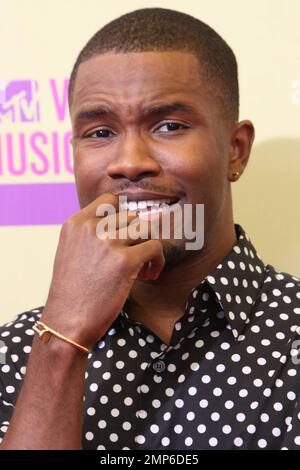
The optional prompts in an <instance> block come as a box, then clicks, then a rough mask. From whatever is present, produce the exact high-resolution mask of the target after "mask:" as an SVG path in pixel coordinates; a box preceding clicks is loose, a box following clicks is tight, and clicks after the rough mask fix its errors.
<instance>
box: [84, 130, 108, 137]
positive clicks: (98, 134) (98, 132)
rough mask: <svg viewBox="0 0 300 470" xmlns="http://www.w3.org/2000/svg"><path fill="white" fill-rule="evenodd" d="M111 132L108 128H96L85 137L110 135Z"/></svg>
mask: <svg viewBox="0 0 300 470" xmlns="http://www.w3.org/2000/svg"><path fill="white" fill-rule="evenodd" d="M112 135H114V134H113V132H112V131H110V130H109V129H96V130H95V131H94V132H90V133H89V134H87V135H86V138H92V139H99V138H107V137H111V136H112Z"/></svg>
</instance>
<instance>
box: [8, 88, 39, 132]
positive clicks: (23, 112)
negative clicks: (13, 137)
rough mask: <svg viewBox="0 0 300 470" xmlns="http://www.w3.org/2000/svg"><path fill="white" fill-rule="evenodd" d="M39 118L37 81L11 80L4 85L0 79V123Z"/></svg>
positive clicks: (29, 120)
mask: <svg viewBox="0 0 300 470" xmlns="http://www.w3.org/2000/svg"><path fill="white" fill-rule="evenodd" d="M39 120H40V107H39V100H38V82H37V81H35V80H13V81H11V82H8V83H7V84H6V86H5V85H4V83H3V82H1V81H0V123H2V122H4V121H10V122H35V121H39Z"/></svg>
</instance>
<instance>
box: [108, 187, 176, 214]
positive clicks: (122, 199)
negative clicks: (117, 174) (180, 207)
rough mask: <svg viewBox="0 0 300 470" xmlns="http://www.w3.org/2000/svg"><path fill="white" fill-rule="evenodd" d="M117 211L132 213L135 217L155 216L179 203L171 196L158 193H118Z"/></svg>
mask: <svg viewBox="0 0 300 470" xmlns="http://www.w3.org/2000/svg"><path fill="white" fill-rule="evenodd" d="M117 196H119V210H120V211H126V210H129V211H134V212H136V213H137V215H149V214H156V213H158V212H163V211H165V210H169V208H170V207H171V206H172V205H174V204H176V203H177V202H179V200H180V198H179V197H178V196H173V195H164V194H158V193H144V192H136V193H128V192H127V193H126V192H124V193H119V194H117Z"/></svg>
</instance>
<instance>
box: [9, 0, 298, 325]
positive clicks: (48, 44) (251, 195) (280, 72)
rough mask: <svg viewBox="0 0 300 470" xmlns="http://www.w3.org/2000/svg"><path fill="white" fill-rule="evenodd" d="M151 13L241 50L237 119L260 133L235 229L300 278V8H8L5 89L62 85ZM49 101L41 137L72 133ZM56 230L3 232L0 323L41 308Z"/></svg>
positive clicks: (202, 4)
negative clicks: (192, 22)
mask: <svg viewBox="0 0 300 470" xmlns="http://www.w3.org/2000/svg"><path fill="white" fill-rule="evenodd" d="M146 6H161V7H166V8H174V9H177V10H180V11H184V12H186V13H189V14H192V15H194V16H196V17H198V18H199V19H202V20H203V21H205V22H207V23H209V24H210V25H211V26H212V27H213V28H215V29H216V30H217V31H218V32H219V33H220V34H221V35H222V36H223V37H224V38H225V40H227V42H228V43H229V44H230V45H231V46H232V48H233V49H234V51H235V53H236V55H237V58H238V62H239V69H240V90H241V113H240V119H246V118H249V119H251V120H252V121H253V122H254V124H255V127H256V143H255V146H254V149H253V152H252V157H251V161H250V163H249V166H248V170H247V171H246V173H245V174H244V175H243V177H242V178H241V180H240V181H239V182H238V183H236V184H234V185H233V196H234V207H235V221H236V222H239V223H241V224H242V225H243V226H244V228H245V229H246V231H247V232H248V233H249V235H250V237H251V239H252V241H253V242H254V244H255V245H256V247H257V248H258V251H259V253H260V255H261V256H262V257H263V258H264V260H265V261H267V262H269V263H271V264H273V265H275V266H276V267H277V268H278V269H280V270H282V271H287V272H290V273H292V274H295V275H298V276H299V275H300V250H299V233H300V218H299V209H298V204H299V202H300V47H299V45H300V27H299V25H300V2H299V0H288V1H286V2H284V1H283V0H252V2H251V4H247V5H246V3H245V2H241V1H240V0H227V1H226V2H224V1H223V0H209V1H208V0H205V1H201V0H195V1H194V0H186V1H185V2H182V1H179V0H172V1H169V0H165V1H156V2H149V1H145V0H139V1H134V0H127V1H126V2H121V1H120V0H119V1H118V0H110V1H109V2H104V1H101V0H85V1H84V2H83V1H82V0H63V1H62V0H26V2H25V1H24V2H23V1H22V0H10V1H9V2H4V1H3V0H2V1H1V19H2V21H1V28H0V44H1V62H0V63H1V71H0V81H1V80H2V81H9V80H16V79H25V78H30V79H34V80H38V81H39V83H41V84H42V85H43V86H45V84H49V80H50V79H55V80H56V81H57V83H63V80H64V79H65V78H67V77H68V75H69V73H70V70H71V68H72V65H73V62H74V60H75V58H76V55H77V53H78V52H79V50H80V49H81V47H82V46H83V45H84V44H85V42H86V41H87V40H88V39H89V37H90V36H91V35H92V34H93V33H94V32H95V31H96V30H98V29H99V28H100V27H101V26H102V25H103V24H105V23H106V22H108V21H110V20H112V19H113V18H115V17H117V16H119V15H120V14H123V13H125V12H129V11H131V10H134V9H137V8H141V7H146ZM0 85H1V82H0ZM0 88H1V86H0ZM43 96H44V98H43V99H44V103H43V109H44V110H45V108H46V110H47V113H46V116H45V112H44V119H43V124H42V126H43V130H44V131H46V132H48V133H49V134H50V133H51V132H53V130H56V131H58V132H61V133H63V132H65V131H67V130H68V129H69V127H70V126H69V122H68V120H64V121H63V122H60V121H59V120H58V119H57V116H55V112H54V110H53V106H52V105H53V103H52V102H51V103H50V97H48V95H47V92H46V91H45V92H44V95H43ZM48 99H49V102H48V101H47V100H48ZM14 129H16V127H15V128H14ZM27 129H29V127H28V128H27ZM2 132H3V126H2V127H1V123H0V134H1V133H2ZM72 178H73V177H72V175H71V174H70V173H68V172H66V171H64V170H62V171H61V172H60V173H59V174H54V172H51V171H49V172H48V173H47V174H46V175H43V177H37V176H36V175H31V174H26V175H24V176H18V177H17V178H16V177H13V176H10V175H7V174H4V175H2V176H1V175H0V184H7V183H29V182H33V183H34V182H39V181H41V182H43V183H47V182H70V181H72ZM21 204H22V201H20V205H21ZM20 209H21V207H20ZM59 230H60V227H59V226H56V225H54V226H32V227H31V226H26V227H25V226H24V227H21V226H19V227H1V228H0V261H1V264H0V285H1V295H0V323H3V322H4V321H6V320H9V319H11V318H12V317H14V315H15V314H17V313H20V312H22V311H24V310H26V309H30V308H34V307H36V306H39V305H43V304H44V302H45V300H46V296H47V292H48V287H49V283H50V279H51V273H52V265H53V259H54V255H55V249H56V245H57V241H58V236H59Z"/></svg>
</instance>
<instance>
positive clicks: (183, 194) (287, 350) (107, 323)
mask: <svg viewBox="0 0 300 470" xmlns="http://www.w3.org/2000/svg"><path fill="white" fill-rule="evenodd" d="M69 104H70V114H71V120H72V126H73V139H72V142H73V147H74V162H75V179H76V185H77V191H78V197H79V201H80V207H81V210H80V211H79V212H78V213H77V214H74V215H73V216H72V217H70V219H68V220H67V221H66V222H65V223H64V225H63V227H62V230H61V235H60V239H59V244H58V248H57V253H56V258H55V263H54V270H53V278H52V282H51V286H50V290H49V295H48V298H47V302H46V305H45V306H44V308H42V307H41V308H38V309H34V310H32V311H30V312H25V313H23V314H21V315H19V316H18V318H17V320H15V321H14V322H10V323H9V324H7V325H4V327H3V328H2V329H1V336H0V337H1V339H2V340H3V341H5V345H6V347H5V348H6V349H5V351H6V363H5V365H4V366H3V367H2V372H1V398H0V399H1V412H0V415H1V437H2V438H3V442H2V446H1V447H2V449H80V448H83V449H173V450H174V449H237V448H241V449H263V448H266V449H282V448H288V449H292V448H298V447H299V445H300V428H299V416H300V414H299V412H300V409H299V405H298V403H299V368H298V366H297V359H298V358H297V340H298V338H299V334H298V333H299V313H300V281H299V279H297V278H295V277H292V276H291V275H289V274H286V273H277V272H276V271H275V269H274V268H273V267H272V266H270V265H265V264H264V263H263V261H262V260H261V259H260V257H259V256H258V254H257V252H256V250H255V248H254V247H253V245H252V243H251V241H250V239H249V237H248V235H247V234H246V233H245V232H244V230H243V229H242V227H241V226H239V225H237V224H234V222H233V210H232V198H231V183H232V182H234V181H236V180H237V179H238V177H239V176H240V175H241V174H242V173H243V171H244V169H245V167H246V165H247V161H248V158H249V154H250V150H251V146H252V143H253V139H254V127H253V125H252V123H251V122H250V121H248V120H244V121H240V122H239V121H238V107H239V96H238V78H237V64H236V60H235V57H234V54H233V52H232V51H231V49H230V48H229V46H228V45H227V44H226V43H225V42H224V40H223V39H222V38H221V37H220V36H219V35H218V34H217V33H216V32H215V31H213V30H212V29H211V28H210V27H209V26H207V25H205V24H204V23H202V22H201V21H199V20H197V19H195V18H193V17H190V16H188V15H185V14H183V13H179V12H176V11H172V10H166V9H160V8H151V9H142V10H137V11H135V12H132V13H129V14H127V15H124V16H122V17H120V18H118V19H117V20H115V21H113V22H111V23H109V24H108V25H106V26H105V27H104V28H102V29H101V30H100V31H99V32H98V33H96V34H95V36H94V37H93V38H92V39H91V40H90V41H89V42H88V44H87V45H86V46H85V47H84V49H83V50H82V51H81V53H80V55H79V57H78V59H77V61H76V63H75V66H74V69H73V72H72V75H71V80H70V92H69ZM249 191H250V188H249ZM121 195H122V196H126V197H127V199H128V201H130V202H131V203H133V204H131V206H130V204H129V205H128V206H126V207H125V210H123V211H122V212H121V210H120V206H119V196H121ZM160 203H165V204H166V203H167V204H172V203H174V204H177V205H179V206H181V207H183V206H184V205H185V204H192V206H193V207H195V206H196V205H197V204H204V208H205V217H204V246H203V247H202V248H201V249H199V250H194V251H193V250H191V251H188V250H186V249H185V243H186V240H184V239H182V240H178V239H175V238H174V237H172V236H170V239H169V240H163V239H151V238H150V237H148V238H147V236H145V235H149V233H145V231H147V229H146V228H145V224H144V225H143V226H142V220H141V218H140V217H138V218H137V217H136V215H137V214H136V213H135V214H134V213H133V212H134V211H131V209H132V208H134V209H146V212H147V214H148V219H149V218H150V219H151V217H152V215H151V214H150V215H149V210H148V209H147V208H149V207H151V206H152V205H153V204H157V205H158V207H159V204H160ZM103 204H111V205H112V206H113V207H114V208H116V211H117V216H118V217H117V225H116V227H115V229H114V230H110V232H109V233H108V234H107V236H100V237H98V236H97V226H98V223H99V221H100V220H102V221H104V222H108V219H109V217H111V216H110V215H107V214H106V215H103V214H102V216H99V213H98V212H97V210H98V209H97V208H98V207H100V206H101V205H103ZM126 209H129V210H126ZM124 213H125V214H127V213H128V220H127V222H126V224H127V225H129V224H130V223H131V222H132V221H134V223H136V224H138V225H140V228H141V231H142V232H141V233H142V234H141V236H140V237H139V238H138V239H136V240H134V239H133V238H131V237H124V238H121V237H120V236H116V235H120V233H121V231H122V230H124V228H126V224H125V226H124V220H123V219H122V217H121V216H122V214H124ZM146 218H147V217H146ZM143 230H144V232H143ZM36 321H40V322H41V323H35V322H36ZM34 323H35V326H34V328H33V324H34ZM47 328H51V330H53V331H52V332H51V331H50V332H49V330H47ZM45 329H46V330H45ZM34 331H36V332H37V333H39V332H40V334H41V333H42V334H41V336H42V337H41V338H39V337H38V334H36V335H35V337H34V339H33V334H34ZM43 332H44V333H43ZM60 335H61V336H60ZM43 336H44V338H45V337H46V339H48V341H46V342H43V341H41V339H43ZM68 343H69V344H68ZM31 346H32V349H31ZM87 351H90V352H89V354H86V352H87ZM29 353H30V357H29V361H28V363H27V360H28V356H29ZM25 372H26V374H25Z"/></svg>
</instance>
